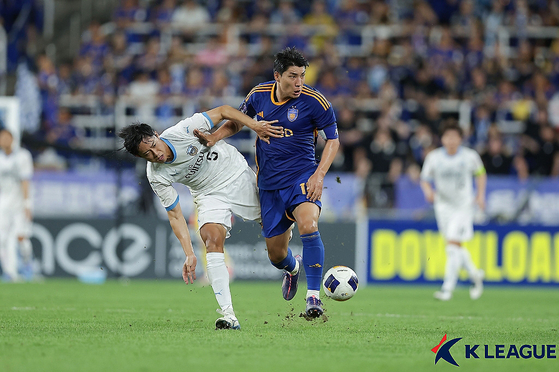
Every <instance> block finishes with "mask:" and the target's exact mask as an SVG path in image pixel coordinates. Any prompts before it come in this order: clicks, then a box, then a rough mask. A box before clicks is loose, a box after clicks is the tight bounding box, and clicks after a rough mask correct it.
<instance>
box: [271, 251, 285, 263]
mask: <svg viewBox="0 0 559 372" xmlns="http://www.w3.org/2000/svg"><path fill="white" fill-rule="evenodd" d="M285 257H287V250H286V251H285V252H284V251H283V250H277V251H274V250H270V249H268V259H270V261H272V262H274V263H278V262H281V261H282V260H283V259H284V258H285Z"/></svg>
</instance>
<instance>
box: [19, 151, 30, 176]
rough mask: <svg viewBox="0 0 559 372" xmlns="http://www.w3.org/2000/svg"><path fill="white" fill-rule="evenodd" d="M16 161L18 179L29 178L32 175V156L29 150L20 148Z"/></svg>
mask: <svg viewBox="0 0 559 372" xmlns="http://www.w3.org/2000/svg"><path fill="white" fill-rule="evenodd" d="M18 163H19V164H18V170H19V177H20V179H22V180H30V179H31V177H33V158H32V157H31V154H30V153H29V151H27V150H21V152H20V156H19V159H18Z"/></svg>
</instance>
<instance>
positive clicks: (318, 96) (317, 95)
mask: <svg viewBox="0 0 559 372" xmlns="http://www.w3.org/2000/svg"><path fill="white" fill-rule="evenodd" d="M303 93H307V94H308V95H312V96H313V97H315V98H316V99H318V100H320V101H321V102H322V103H323V104H325V105H326V107H330V103H329V102H328V100H327V99H326V97H324V96H323V95H322V94H321V93H319V92H317V91H316V90H312V89H310V88H307V87H305V86H304V87H303Z"/></svg>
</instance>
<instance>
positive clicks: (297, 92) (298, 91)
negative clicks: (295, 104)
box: [293, 90, 301, 96]
mask: <svg viewBox="0 0 559 372" xmlns="http://www.w3.org/2000/svg"><path fill="white" fill-rule="evenodd" d="M293 93H294V94H295V95H296V96H298V95H299V94H301V91H300V90H296V91H294V92H293Z"/></svg>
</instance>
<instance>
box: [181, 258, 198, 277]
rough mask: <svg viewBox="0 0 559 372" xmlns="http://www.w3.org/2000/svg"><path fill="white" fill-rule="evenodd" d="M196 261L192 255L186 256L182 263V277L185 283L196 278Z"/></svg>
mask: <svg viewBox="0 0 559 372" xmlns="http://www.w3.org/2000/svg"><path fill="white" fill-rule="evenodd" d="M196 263H197V259H196V256H194V255H192V256H187V257H186V260H185V261H184V265H182V279H183V280H184V282H185V283H186V284H189V283H191V284H192V283H194V280H196Z"/></svg>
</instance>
